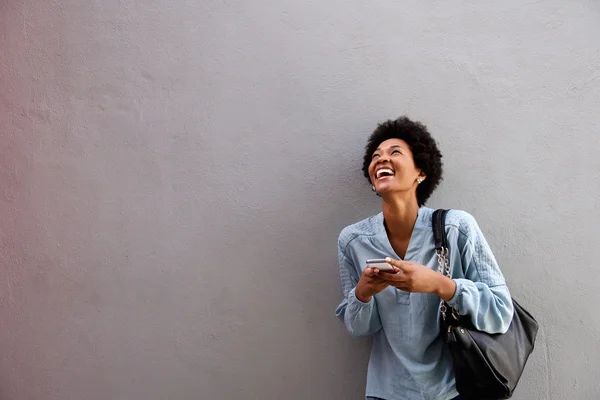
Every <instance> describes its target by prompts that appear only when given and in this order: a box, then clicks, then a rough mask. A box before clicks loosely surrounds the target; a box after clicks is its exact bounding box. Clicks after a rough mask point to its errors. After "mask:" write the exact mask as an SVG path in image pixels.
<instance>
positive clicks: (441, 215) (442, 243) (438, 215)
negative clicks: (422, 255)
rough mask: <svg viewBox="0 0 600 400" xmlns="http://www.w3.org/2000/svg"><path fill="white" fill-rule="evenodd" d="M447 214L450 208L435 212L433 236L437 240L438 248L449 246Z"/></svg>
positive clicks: (436, 247) (432, 223)
mask: <svg viewBox="0 0 600 400" xmlns="http://www.w3.org/2000/svg"><path fill="white" fill-rule="evenodd" d="M446 214H448V210H442V209H440V210H435V211H434V212H433V216H432V220H431V225H432V227H433V238H434V240H435V249H436V250H442V249H447V248H448V238H447V237H446Z"/></svg>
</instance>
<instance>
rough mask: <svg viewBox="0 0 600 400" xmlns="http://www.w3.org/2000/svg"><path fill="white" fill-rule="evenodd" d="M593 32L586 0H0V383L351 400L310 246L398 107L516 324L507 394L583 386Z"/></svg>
mask: <svg viewBox="0 0 600 400" xmlns="http://www.w3.org/2000/svg"><path fill="white" fill-rule="evenodd" d="M599 38H600V4H599V3H598V2H597V1H592V0H587V1H586V0H581V1H564V0H563V1H558V0H549V1H532V2H523V1H519V0H510V1H502V2H495V1H478V2H470V1H458V2H440V1H404V2H394V1H385V2H366V1H356V0H352V1H341V0H332V1H324V2H315V1H308V2H307V1H299V0H282V1H277V2H275V1H264V0H261V1H251V2H243V1H209V0H195V1H194V0H182V1H167V0H152V1H145V2H142V1H137V2H124V1H116V0H104V1H99V0H77V1H75V0H65V1H61V2H58V1H32V0H0V132H1V135H0V163H1V168H0V207H1V210H0V262H1V268H0V320H1V321H2V324H1V328H0V399H2V400H25V399H40V400H54V399H73V400H81V399H86V400H107V399H110V400H125V399H127V400H131V399H144V400H163V399H171V400H178V399H181V400H184V399H186V400H187V399H224V400H230V399H231V400H234V399H294V400H303V399H323V400H332V399H338V400H342V399H343V400H346V399H360V398H361V396H362V393H363V387H364V377H365V371H366V361H367V355H368V346H369V342H368V340H351V339H350V338H349V337H348V335H347V334H346V332H345V331H344V328H343V326H342V324H341V323H340V322H339V321H338V320H336V319H335V317H334V315H333V311H334V309H335V307H336V305H337V303H338V301H339V300H340V295H341V288H340V284H339V279H338V272H337V259H336V240H337V235H338V233H339V231H340V230H341V229H342V228H343V227H344V226H345V225H347V224H349V223H351V222H354V221H356V220H357V219H359V218H363V217H365V216H367V215H369V214H372V213H375V212H377V211H378V210H379V203H378V199H377V197H375V196H374V195H373V194H372V193H371V192H370V188H369V186H368V185H367V183H366V182H365V181H364V179H363V178H362V176H361V173H360V164H361V157H362V148H363V146H364V143H365V139H366V136H367V135H368V133H369V132H370V131H371V130H372V129H373V128H374V127H375V124H376V123H377V122H378V121H381V120H383V119H387V118H390V117H396V116H398V115H400V114H405V113H406V114H408V115H409V116H411V117H413V118H416V119H420V120H422V121H424V122H425V123H426V124H427V125H428V126H429V128H430V129H431V131H432V132H433V133H434V135H435V136H436V137H437V138H438V139H439V143H440V147H441V149H442V151H443V153H444V160H445V167H446V179H445V180H444V182H443V184H442V186H441V187H440V189H439V190H438V191H437V192H436V194H435V196H434V197H433V198H432V200H431V203H430V204H429V205H430V206H432V207H437V206H444V207H452V208H463V209H465V210H467V211H469V212H471V213H472V214H474V215H475V216H476V218H477V219H478V221H479V223H480V225H481V227H482V229H483V231H484V233H485V234H486V236H487V238H488V240H489V242H490V244H491V246H492V248H493V250H494V251H495V253H496V255H497V258H498V260H499V262H500V264H501V266H502V268H503V271H504V272H505V275H506V277H507V280H508V281H509V284H510V287H511V290H512V292H513V294H514V296H515V297H516V298H518V299H519V300H520V301H521V302H522V303H524V304H525V305H526V306H527V307H528V308H529V309H530V310H531V311H532V312H533V313H534V314H535V315H536V316H537V317H538V319H539V321H540V323H541V332H540V335H539V341H538V347H537V348H536V350H535V352H534V354H533V356H532V358H531V362H530V364H529V365H528V368H527V370H526V373H525V375H524V377H523V379H522V382H521V384H520V387H519V389H518V393H517V394H516V395H515V397H514V398H515V399H516V400H529V399H554V400H564V399H576V400H588V399H589V400H597V399H598V398H599V396H600V379H598V378H599V377H600V367H599V363H598V360H599V359H600V309H599V307H598V305H599V302H598V293H599V292H600V279H599V277H600V273H599V266H598V259H599V258H600V250H599V246H598V243H597V240H598V237H599V235H600V229H599V225H598V221H599V219H600V210H599V208H598V198H599V195H600V158H599V157H598V150H599V149H598V148H599V142H600V140H599V136H598V135H599V134H600V40H599Z"/></svg>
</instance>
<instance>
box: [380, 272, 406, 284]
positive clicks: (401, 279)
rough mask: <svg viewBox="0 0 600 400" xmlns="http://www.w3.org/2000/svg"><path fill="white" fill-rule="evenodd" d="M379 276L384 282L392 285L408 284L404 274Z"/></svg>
mask: <svg viewBox="0 0 600 400" xmlns="http://www.w3.org/2000/svg"><path fill="white" fill-rule="evenodd" d="M379 276H380V277H381V279H383V280H384V281H386V282H393V283H394V284H398V283H406V282H408V278H407V277H406V275H405V274H386V275H382V274H380V275H379Z"/></svg>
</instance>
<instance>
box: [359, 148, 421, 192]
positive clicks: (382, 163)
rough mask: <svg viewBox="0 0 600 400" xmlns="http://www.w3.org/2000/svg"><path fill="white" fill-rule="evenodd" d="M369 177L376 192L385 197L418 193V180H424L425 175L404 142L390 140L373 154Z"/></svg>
mask: <svg viewBox="0 0 600 400" xmlns="http://www.w3.org/2000/svg"><path fill="white" fill-rule="evenodd" d="M369 177H370V178H371V183H372V184H373V186H375V191H376V192H377V193H379V194H380V195H384V194H386V193H391V192H408V191H411V190H415V191H416V187H417V185H418V182H417V179H419V178H421V179H424V178H425V175H424V174H423V172H422V171H421V170H420V169H418V168H417V167H416V166H415V161H414V159H413V154H412V151H411V150H410V148H409V147H408V144H406V142H405V141H404V140H401V139H388V140H386V141H384V142H382V143H381V144H380V145H379V147H378V148H377V150H375V152H374V153H373V155H372V158H371V164H370V165H369Z"/></svg>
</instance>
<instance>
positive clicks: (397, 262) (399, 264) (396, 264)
mask: <svg viewBox="0 0 600 400" xmlns="http://www.w3.org/2000/svg"><path fill="white" fill-rule="evenodd" d="M385 262H387V263H388V264H390V265H391V266H393V267H396V268H399V269H400V270H401V271H404V272H408V271H410V270H411V267H410V264H408V263H407V262H405V261H402V260H394V259H393V258H390V257H387V258H386V259H385Z"/></svg>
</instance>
